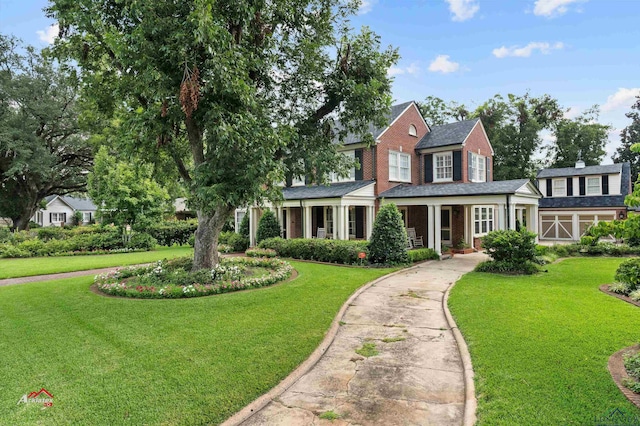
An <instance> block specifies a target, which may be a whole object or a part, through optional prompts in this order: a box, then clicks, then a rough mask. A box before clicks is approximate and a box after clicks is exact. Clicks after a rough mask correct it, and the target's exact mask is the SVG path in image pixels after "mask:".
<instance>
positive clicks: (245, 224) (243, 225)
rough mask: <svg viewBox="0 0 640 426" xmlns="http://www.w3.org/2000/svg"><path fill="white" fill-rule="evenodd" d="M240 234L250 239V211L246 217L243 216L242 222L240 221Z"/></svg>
mask: <svg viewBox="0 0 640 426" xmlns="http://www.w3.org/2000/svg"><path fill="white" fill-rule="evenodd" d="M238 234H240V235H242V236H243V237H245V238H247V239H249V212H248V211H247V212H246V213H245V214H244V216H242V220H241V221H240V226H239V227H238ZM278 236H279V235H278Z"/></svg>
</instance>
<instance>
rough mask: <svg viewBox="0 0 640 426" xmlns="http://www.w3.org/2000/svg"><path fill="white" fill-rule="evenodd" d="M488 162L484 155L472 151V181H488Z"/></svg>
mask: <svg viewBox="0 0 640 426" xmlns="http://www.w3.org/2000/svg"><path fill="white" fill-rule="evenodd" d="M486 164H487V160H486V159H485V157H484V156H482V155H478V154H474V153H471V176H469V180H471V182H486V180H487V172H486Z"/></svg>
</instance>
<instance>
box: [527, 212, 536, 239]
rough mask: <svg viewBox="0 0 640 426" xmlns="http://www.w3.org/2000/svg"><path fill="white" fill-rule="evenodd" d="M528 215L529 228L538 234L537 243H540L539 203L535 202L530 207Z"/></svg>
mask: <svg viewBox="0 0 640 426" xmlns="http://www.w3.org/2000/svg"><path fill="white" fill-rule="evenodd" d="M527 217H528V220H527V221H528V222H529V223H528V224H527V225H528V228H529V231H531V232H533V233H534V234H536V244H537V243H538V220H539V217H538V205H537V204H534V205H532V206H530V207H529V211H528V212H527Z"/></svg>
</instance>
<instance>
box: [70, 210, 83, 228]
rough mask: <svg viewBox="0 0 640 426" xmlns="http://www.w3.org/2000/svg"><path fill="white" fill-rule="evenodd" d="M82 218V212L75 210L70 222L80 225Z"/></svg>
mask: <svg viewBox="0 0 640 426" xmlns="http://www.w3.org/2000/svg"><path fill="white" fill-rule="evenodd" d="M83 219H84V217H83V215H82V212H75V213H74V214H73V218H72V219H71V223H73V226H80V225H82V220H83Z"/></svg>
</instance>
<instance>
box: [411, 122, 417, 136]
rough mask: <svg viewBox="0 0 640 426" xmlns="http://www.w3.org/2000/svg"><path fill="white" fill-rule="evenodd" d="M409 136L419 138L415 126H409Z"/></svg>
mask: <svg viewBox="0 0 640 426" xmlns="http://www.w3.org/2000/svg"><path fill="white" fill-rule="evenodd" d="M409 135H410V136H418V131H417V130H416V126H414V125H413V124H409Z"/></svg>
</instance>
